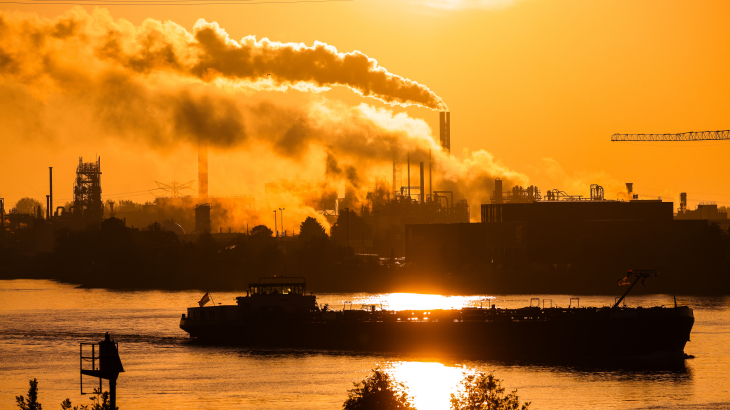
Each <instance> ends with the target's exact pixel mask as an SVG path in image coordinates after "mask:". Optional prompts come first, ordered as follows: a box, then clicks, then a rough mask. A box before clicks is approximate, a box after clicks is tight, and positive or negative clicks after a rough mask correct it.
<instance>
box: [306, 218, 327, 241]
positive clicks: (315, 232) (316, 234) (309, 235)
mask: <svg viewBox="0 0 730 410" xmlns="http://www.w3.org/2000/svg"><path fill="white" fill-rule="evenodd" d="M326 237H327V233H326V232H325V230H324V227H323V226H322V224H320V223H319V221H318V220H316V219H314V218H312V217H311V216H308V217H307V219H305V220H304V222H302V224H301V225H299V239H300V240H303V241H308V240H310V239H315V238H326Z"/></svg>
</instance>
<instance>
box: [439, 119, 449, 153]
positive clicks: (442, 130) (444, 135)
mask: <svg viewBox="0 0 730 410" xmlns="http://www.w3.org/2000/svg"><path fill="white" fill-rule="evenodd" d="M439 135H440V137H441V147H442V148H443V149H444V151H446V152H447V153H448V152H451V113H450V112H446V111H441V112H440V113H439Z"/></svg>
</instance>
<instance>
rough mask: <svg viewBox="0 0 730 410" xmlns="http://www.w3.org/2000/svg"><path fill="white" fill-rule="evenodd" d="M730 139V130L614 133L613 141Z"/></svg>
mask: <svg viewBox="0 0 730 410" xmlns="http://www.w3.org/2000/svg"><path fill="white" fill-rule="evenodd" d="M727 139H730V130H724V131H691V132H683V133H680V134H613V135H612V136H611V141H711V140H727Z"/></svg>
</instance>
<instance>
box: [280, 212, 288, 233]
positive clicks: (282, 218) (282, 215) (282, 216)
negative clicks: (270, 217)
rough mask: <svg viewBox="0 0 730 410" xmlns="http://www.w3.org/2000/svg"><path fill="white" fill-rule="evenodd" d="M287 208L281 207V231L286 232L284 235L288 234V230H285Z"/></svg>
mask: <svg viewBox="0 0 730 410" xmlns="http://www.w3.org/2000/svg"><path fill="white" fill-rule="evenodd" d="M285 209H286V208H279V211H281V212H279V216H280V217H281V231H282V232H284V236H286V231H285V230H284V210H285Z"/></svg>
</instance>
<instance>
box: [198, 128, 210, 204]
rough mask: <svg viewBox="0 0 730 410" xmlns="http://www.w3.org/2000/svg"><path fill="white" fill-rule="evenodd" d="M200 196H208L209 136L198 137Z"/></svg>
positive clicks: (203, 197)
mask: <svg viewBox="0 0 730 410" xmlns="http://www.w3.org/2000/svg"><path fill="white" fill-rule="evenodd" d="M198 198H201V199H206V198H208V138H207V137H204V136H199V137H198Z"/></svg>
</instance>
